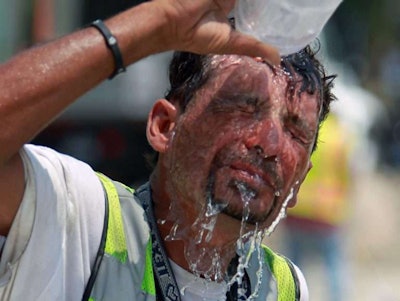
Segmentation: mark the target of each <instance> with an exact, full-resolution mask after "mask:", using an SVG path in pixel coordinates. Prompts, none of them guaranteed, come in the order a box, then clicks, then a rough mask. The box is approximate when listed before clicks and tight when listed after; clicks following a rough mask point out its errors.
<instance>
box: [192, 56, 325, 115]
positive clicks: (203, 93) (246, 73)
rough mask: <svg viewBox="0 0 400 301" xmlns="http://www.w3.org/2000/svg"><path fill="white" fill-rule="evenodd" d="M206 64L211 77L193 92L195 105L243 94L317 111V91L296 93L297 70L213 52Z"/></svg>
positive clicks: (297, 88) (291, 107)
mask: <svg viewBox="0 0 400 301" xmlns="http://www.w3.org/2000/svg"><path fill="white" fill-rule="evenodd" d="M209 68H210V78H209V80H208V82H207V83H206V84H205V85H204V86H203V88H201V89H200V90H199V91H198V93H197V94H196V96H195V98H196V100H195V101H194V102H195V103H196V105H195V106H196V107H197V108H198V107H199V106H200V107H203V108H205V107H206V106H208V105H209V103H210V102H211V101H217V100H219V99H221V98H227V97H233V98H235V99H239V98H240V96H242V95H243V96H245V97H249V96H250V97H253V98H256V99H258V100H261V101H269V102H270V103H271V104H277V105H280V106H285V107H287V108H288V109H293V108H295V107H296V106H297V107H298V106H306V107H307V108H308V109H310V108H311V107H313V108H314V109H315V111H317V114H319V106H320V104H319V103H320V101H319V95H317V94H318V93H315V95H310V94H309V93H307V92H306V91H304V92H303V93H299V92H300V87H301V85H302V78H301V76H300V75H298V74H295V73H294V74H289V73H288V72H286V71H284V70H283V69H280V68H277V69H273V68H272V67H271V66H269V65H268V64H266V63H264V62H262V61H260V60H258V59H254V58H251V57H246V56H236V55H215V56H213V57H211V60H210V66H209ZM303 99H306V100H305V101H303Z"/></svg>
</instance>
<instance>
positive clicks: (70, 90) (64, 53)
mask: <svg viewBox="0 0 400 301" xmlns="http://www.w3.org/2000/svg"><path fill="white" fill-rule="evenodd" d="M233 5H234V0H214V1H212V0H195V1H194V0H154V1H150V2H146V3H144V4H141V5H139V6H136V7H133V8H131V9H129V10H127V11H125V12H123V13H121V14H119V15H117V16H115V17H113V18H111V19H109V20H107V21H105V24H106V25H107V27H108V28H109V30H110V31H111V32H112V33H113V35H114V36H115V37H116V38H117V40H118V44H119V47H120V49H121V52H122V56H123V61H124V63H125V65H126V66H127V65H130V64H132V63H134V62H136V61H138V60H140V59H141V58H143V57H146V56H148V55H151V54H154V53H158V52H162V51H167V50H172V49H176V50H185V51H191V52H196V53H236V54H246V55H250V56H262V57H265V58H266V59H267V60H270V61H271V62H272V63H277V62H278V61H279V55H278V53H277V52H276V51H275V50H274V48H272V47H269V46H268V45H264V44H262V43H261V42H258V41H256V40H255V39H252V38H250V37H248V36H244V35H241V34H239V33H238V32H236V31H233V30H232V29H231V28H230V26H229V23H228V22H227V20H226V15H227V14H228V13H229V11H230V10H231V9H232V8H233ZM114 67H115V66H114V60H113V56H112V55H111V52H110V50H109V49H108V48H107V46H106V44H105V41H104V38H103V36H102V35H101V34H100V33H99V31H98V30H97V29H95V28H93V27H88V28H85V29H82V30H80V31H77V32H75V33H72V34H69V35H67V36H65V37H62V38H60V39H58V40H56V41H53V42H50V43H46V44H44V45H41V46H37V47H34V48H31V49H28V50H26V51H24V52H22V53H20V54H18V55H16V56H14V57H13V58H11V59H10V60H9V61H7V62H5V63H4V64H2V65H1V66H0V91H1V93H0V128H1V131H0V193H1V195H2V197H1V198H0V212H2V213H0V234H5V233H7V232H8V227H9V226H10V223H11V221H12V218H13V214H14V215H15V213H16V210H17V208H18V206H19V202H20V199H21V196H22V193H23V172H22V164H21V160H20V158H19V156H18V151H19V149H20V148H21V147H22V146H23V144H24V143H27V142H29V141H30V140H31V139H32V138H34V137H35V135H36V134H37V133H39V132H40V131H41V130H42V129H43V128H44V127H46V126H47V125H48V124H49V123H50V122H51V121H52V120H53V119H54V118H55V117H57V116H58V115H59V114H60V113H61V112H62V111H63V110H64V109H65V108H66V107H67V106H68V105H70V104H71V103H72V102H74V100H76V99H77V98H78V97H79V96H81V95H82V94H84V93H85V92H87V91H89V90H90V89H92V88H93V87H95V86H96V85H97V84H99V83H100V82H101V81H103V80H105V79H106V78H108V77H109V76H110V75H111V74H112V72H113V70H114ZM120 76H123V75H120ZM10 183H11V184H12V186H10Z"/></svg>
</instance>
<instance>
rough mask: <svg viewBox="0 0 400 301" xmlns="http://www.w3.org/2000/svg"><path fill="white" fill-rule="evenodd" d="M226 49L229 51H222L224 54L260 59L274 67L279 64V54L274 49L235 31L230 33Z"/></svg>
mask: <svg viewBox="0 0 400 301" xmlns="http://www.w3.org/2000/svg"><path fill="white" fill-rule="evenodd" d="M227 47H228V48H229V49H223V51H224V52H231V53H232V54H239V55H247V56H251V57H262V58H263V59H264V60H266V61H268V62H269V63H270V64H272V65H275V66H279V64H280V62H281V58H280V55H279V52H278V50H277V49H276V48H275V47H273V46H271V45H268V44H265V43H263V42H261V41H259V40H257V39H255V38H253V37H251V36H249V35H246V34H242V33H240V32H238V31H235V30H232V31H231V36H230V40H229V42H228V44H227Z"/></svg>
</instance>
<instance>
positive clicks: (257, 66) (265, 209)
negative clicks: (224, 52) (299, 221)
mask: <svg viewBox="0 0 400 301" xmlns="http://www.w3.org/2000/svg"><path fill="white" fill-rule="evenodd" d="M218 58H219V59H221V58H220V57H218ZM215 64H216V70H215V75H214V76H213V77H212V79H211V80H210V82H209V83H208V84H206V86H205V87H204V88H203V89H201V91H199V93H197V94H196V96H195V98H196V99H195V100H194V101H192V102H191V103H190V104H189V106H188V108H187V109H186V111H185V113H184V114H183V115H181V117H180V118H179V121H178V123H177V126H176V128H175V132H174V137H173V139H172V141H171V145H170V147H169V149H168V154H166V157H167V158H169V159H167V162H168V164H169V170H170V173H169V176H170V179H171V181H170V188H169V189H170V192H173V193H174V195H175V196H177V195H180V196H182V197H184V199H185V200H187V201H189V200H190V203H191V206H193V204H196V205H197V210H200V209H201V208H203V206H204V203H205V192H206V191H207V187H208V189H211V191H210V192H209V193H210V194H211V196H212V197H213V201H214V202H215V203H223V204H225V205H226V206H227V207H226V208H225V209H224V211H223V212H224V213H225V214H227V215H229V216H231V217H233V218H236V219H239V220H241V219H242V212H243V195H242V194H241V193H240V192H239V190H238V187H237V184H238V183H243V185H244V186H245V187H246V188H247V190H248V191H249V193H250V194H253V195H254V197H252V198H250V201H249V209H250V217H249V222H251V223H260V224H262V226H264V227H266V226H268V225H269V224H270V223H271V222H272V221H273V220H274V219H275V217H276V216H277V214H278V212H279V209H280V207H281V205H282V203H283V201H284V199H285V197H286V196H287V195H288V193H289V191H290V188H292V187H295V186H298V185H296V184H295V183H296V182H297V181H302V179H303V178H304V176H305V173H306V172H307V170H308V166H309V157H310V154H311V150H312V146H313V143H314V139H315V134H316V129H317V124H318V119H317V118H318V117H317V116H318V112H319V104H318V102H317V97H316V96H315V95H309V94H308V93H307V92H303V93H301V94H300V95H298V93H294V97H293V99H289V97H288V93H287V84H286V83H287V75H285V74H283V73H282V72H278V74H274V72H273V70H272V69H271V68H270V67H269V66H267V65H266V64H263V63H259V62H256V61H254V60H252V59H250V58H237V57H223V59H222V61H216V62H215Z"/></svg>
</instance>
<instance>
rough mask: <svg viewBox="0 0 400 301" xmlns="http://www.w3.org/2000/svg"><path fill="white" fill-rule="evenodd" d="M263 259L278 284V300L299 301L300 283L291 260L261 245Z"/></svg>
mask: <svg viewBox="0 0 400 301" xmlns="http://www.w3.org/2000/svg"><path fill="white" fill-rule="evenodd" d="M263 248H264V251H265V261H266V262H267V263H268V265H269V267H270V269H271V272H272V274H273V275H274V277H275V279H276V282H277V286H278V301H292V300H294V301H299V300H300V284H299V279H298V277H297V273H296V271H295V269H294V266H293V264H292V262H291V261H290V260H289V259H288V258H286V257H285V256H282V255H280V254H277V253H275V252H273V251H272V250H271V249H270V248H268V247H266V246H263Z"/></svg>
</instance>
